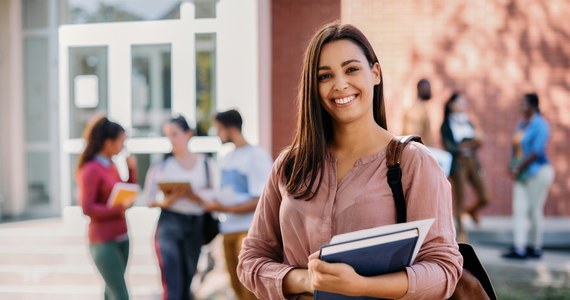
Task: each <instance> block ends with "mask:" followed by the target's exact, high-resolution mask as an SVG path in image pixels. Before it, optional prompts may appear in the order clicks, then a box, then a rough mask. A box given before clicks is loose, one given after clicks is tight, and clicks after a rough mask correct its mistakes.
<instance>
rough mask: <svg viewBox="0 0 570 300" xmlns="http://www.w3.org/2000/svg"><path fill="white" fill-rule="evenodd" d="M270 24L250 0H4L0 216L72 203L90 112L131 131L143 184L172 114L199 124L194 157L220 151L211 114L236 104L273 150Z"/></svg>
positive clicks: (263, 9) (0, 18) (249, 131)
mask: <svg viewBox="0 0 570 300" xmlns="http://www.w3.org/2000/svg"><path fill="white" fill-rule="evenodd" d="M269 23H270V22H269V3H268V2H266V1H255V0H240V1H234V0H194V1H180V0H171V1H145V0H131V1H119V0H97V1H79V0H23V1H22V0H2V1H0V79H1V80H0V145H1V146H0V169H1V170H2V171H1V172H0V182H1V184H0V201H2V202H1V212H2V215H3V216H5V217H16V218H18V217H39V216H57V215H59V214H60V212H61V210H62V209H63V208H65V207H67V206H70V205H76V203H77V202H76V201H77V200H76V188H75V183H74V180H73V174H74V168H75V161H76V159H77V155H78V154H79V152H80V151H81V148H82V145H83V143H82V140H81V133H82V131H83V128H84V126H85V124H86V122H87V120H88V119H89V118H90V117H92V116H93V115H95V114H97V113H103V114H106V115H107V116H109V118H110V119H112V120H113V121H116V122H118V123H120V124H121V125H123V126H124V127H125V128H126V129H127V131H128V132H129V135H130V136H131V138H130V139H129V141H128V143H127V148H128V149H129V151H130V152H131V153H133V154H134V155H136V157H137V161H138V163H139V179H141V180H140V181H141V182H142V180H143V179H144V174H145V172H146V169H147V168H148V166H149V165H150V164H152V163H154V162H156V161H158V160H160V159H161V157H162V155H163V153H165V152H168V150H169V149H168V142H167V141H166V140H165V139H164V138H162V137H161V128H162V124H163V123H164V121H166V120H167V119H168V118H169V117H170V116H171V115H173V114H181V115H184V116H186V117H187V119H188V120H189V121H190V123H191V124H192V125H193V126H194V127H195V128H196V133H197V135H198V136H197V137H196V138H194V139H193V140H192V141H191V143H190V147H191V149H193V150H194V151H199V152H210V153H214V154H215V153H217V152H219V151H221V147H220V144H219V141H218V140H217V138H216V137H215V136H212V135H213V132H212V130H211V116H212V114H213V113H214V112H215V111H218V110H225V109H228V108H237V109H239V110H240V112H241V113H242V115H243V117H244V133H245V135H246V137H247V138H248V140H250V141H251V142H252V143H258V144H261V145H262V146H263V147H265V148H267V149H268V150H270V145H271V138H270V126H263V124H269V118H270V115H271V111H270V110H271V107H270V106H271V101H270V99H269V98H270V90H269V89H270V82H269V81H270V70H269V68H270V41H269V39H270V24H269ZM119 163H120V161H119Z"/></svg>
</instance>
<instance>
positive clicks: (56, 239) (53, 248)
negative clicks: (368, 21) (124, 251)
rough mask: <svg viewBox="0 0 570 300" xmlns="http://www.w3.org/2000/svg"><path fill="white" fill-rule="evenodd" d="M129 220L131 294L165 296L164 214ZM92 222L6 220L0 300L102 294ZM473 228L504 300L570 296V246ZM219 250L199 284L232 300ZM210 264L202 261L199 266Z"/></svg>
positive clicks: (506, 228) (491, 225)
mask: <svg viewBox="0 0 570 300" xmlns="http://www.w3.org/2000/svg"><path fill="white" fill-rule="evenodd" d="M127 217H128V222H129V229H130V236H131V256H130V261H129V267H128V269H127V280H128V285H129V289H130V293H131V296H132V297H131V298H132V299H142V300H154V299H156V300H158V299H160V295H161V283H160V277H159V270H158V267H157V261H156V256H155V253H154V248H153V245H152V235H153V232H154V227H155V224H156V219H157V211H156V210H151V209H146V208H134V209H131V210H130V211H129V213H128V215H127ZM86 221H87V220H86V219H85V218H84V217H83V216H82V214H81V213H80V211H79V210H78V209H77V208H73V207H72V208H68V209H67V210H66V211H65V213H64V216H63V217H62V218H57V219H44V220H35V221H23V222H14V223H4V224H0V299H1V300H4V299H6V300H8V299H10V300H20V299H34V300H35V299H42V300H43V299H58V300H59V299H63V300H66V299H70V300H71V299H82V300H83V299H86V300H91V299H102V290H103V284H102V281H101V279H100V278H99V276H98V275H97V272H96V270H95V267H94V265H93V263H92V262H91V258H90V256H89V252H88V248H87V244H86V238H85V233H86ZM568 224H570V223H569V220H568V219H548V220H547V224H546V225H547V226H546V229H547V236H549V235H552V234H554V237H556V236H558V238H557V239H558V240H557V243H558V244H565V243H566V242H568V244H567V245H570V226H567V225H568ZM467 228H468V232H469V235H470V237H473V238H472V243H473V244H474V245H475V247H476V251H477V252H478V254H479V256H480V258H481V260H482V261H483V263H484V264H485V266H486V268H487V270H488V271H489V273H490V275H491V278H492V280H493V282H494V284H495V285H496V288H497V290H498V293H499V295H500V296H501V297H500V299H569V298H570V293H569V292H567V291H570V250H568V249H570V247H568V248H562V249H560V246H557V249H547V250H546V252H545V255H544V257H543V259H541V260H539V261H536V260H533V261H531V260H529V261H511V260H505V259H503V258H501V257H500V253H501V251H502V249H503V248H504V247H505V245H507V244H508V243H509V241H510V234H511V233H510V228H511V227H510V222H509V219H508V218H493V217H487V218H484V219H483V220H482V223H481V226H480V227H474V226H473V224H469V222H467ZM562 247H563V246H562ZM211 248H212V252H213V255H214V258H215V260H216V262H217V264H216V267H215V269H214V270H213V271H212V272H210V273H209V274H208V276H207V277H206V278H205V280H204V281H203V282H200V277H199V276H200V274H199V275H198V277H197V278H196V279H195V281H194V285H193V287H192V288H193V290H194V291H195V293H196V295H197V297H198V299H208V300H210V299H220V300H226V299H227V300H232V299H234V298H235V297H234V295H233V292H232V290H231V288H230V287H229V280H228V277H227V274H226V273H225V266H224V265H223V255H222V253H221V251H222V247H221V241H220V240H219V239H217V240H215V241H214V242H213V244H212V247H211ZM205 264H206V262H205V260H201V261H200V266H199V268H200V269H204V268H205ZM560 291H563V292H560ZM552 295H554V296H552Z"/></svg>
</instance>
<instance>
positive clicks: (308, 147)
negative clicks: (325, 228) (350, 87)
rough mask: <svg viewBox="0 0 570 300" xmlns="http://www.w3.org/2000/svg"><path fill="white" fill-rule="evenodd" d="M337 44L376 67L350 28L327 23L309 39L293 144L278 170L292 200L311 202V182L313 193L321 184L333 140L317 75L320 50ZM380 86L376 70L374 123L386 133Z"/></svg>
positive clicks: (364, 43)
mask: <svg viewBox="0 0 570 300" xmlns="http://www.w3.org/2000/svg"><path fill="white" fill-rule="evenodd" d="M338 40H349V41H351V42H353V43H354V44H356V45H357V46H358V47H360V49H361V50H362V52H363V54H364V56H366V59H367V60H368V63H369V66H370V67H373V66H374V64H376V63H379V62H378V58H377V57H376V54H375V53H374V50H373V49H372V46H371V45H370V42H368V39H366V37H365V36H364V34H363V33H362V32H361V31H360V30H358V29H357V28H356V27H354V26H352V25H349V24H340V23H338V22H333V23H329V24H327V25H325V26H324V27H322V28H321V29H320V30H319V31H317V33H316V34H315V35H314V36H313V37H312V38H311V40H310V42H309V46H308V47H307V50H306V52H305V56H304V63H303V73H302V77H301V80H300V82H299V95H298V114H297V130H296V132H295V137H294V139H293V143H292V144H291V147H290V148H289V151H288V152H287V153H286V154H285V157H284V159H283V163H282V164H281V165H280V166H279V174H284V175H285V179H286V183H287V185H286V188H287V192H289V193H290V194H291V195H292V196H293V197H295V198H296V199H307V200H310V199H312V198H313V197H314V196H315V191H314V187H315V182H317V180H318V183H317V189H318V188H319V187H320V185H321V182H322V177H323V173H322V172H321V168H322V162H323V160H324V159H325V155H326V147H327V144H328V143H329V142H330V141H331V140H332V137H333V128H332V120H331V116H330V115H329V113H328V112H327V111H326V110H325V109H324V108H323V106H322V105H321V101H320V96H319V92H318V83H317V71H318V63H319V58H320V56H321V49H322V48H323V46H324V45H325V44H327V43H330V42H334V41H338ZM383 82H384V81H383V80H382V70H381V69H380V84H377V85H375V86H374V100H373V111H374V120H375V121H376V123H377V124H378V125H379V126H380V127H382V128H384V129H387V126H386V112H385V109H384V92H383Z"/></svg>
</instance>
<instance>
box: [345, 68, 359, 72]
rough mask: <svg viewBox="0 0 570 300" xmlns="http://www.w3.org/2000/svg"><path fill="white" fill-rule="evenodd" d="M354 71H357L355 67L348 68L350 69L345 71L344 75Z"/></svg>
mask: <svg viewBox="0 0 570 300" xmlns="http://www.w3.org/2000/svg"><path fill="white" fill-rule="evenodd" d="M356 71H358V68H356V67H350V68H348V69H346V73H354V72H356Z"/></svg>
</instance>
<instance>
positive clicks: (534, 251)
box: [526, 247, 542, 259]
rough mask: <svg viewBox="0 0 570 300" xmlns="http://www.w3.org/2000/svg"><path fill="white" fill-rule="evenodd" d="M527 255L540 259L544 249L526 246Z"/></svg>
mask: <svg viewBox="0 0 570 300" xmlns="http://www.w3.org/2000/svg"><path fill="white" fill-rule="evenodd" d="M526 256H527V257H528V258H534V259H539V258H541V257H542V249H536V248H534V247H526Z"/></svg>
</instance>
